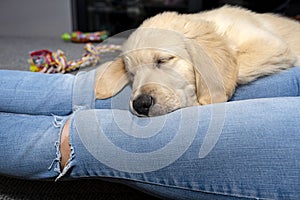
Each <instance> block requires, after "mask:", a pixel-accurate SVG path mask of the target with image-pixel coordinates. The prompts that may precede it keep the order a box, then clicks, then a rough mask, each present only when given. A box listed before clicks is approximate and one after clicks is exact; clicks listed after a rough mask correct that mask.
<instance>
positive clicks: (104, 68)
mask: <svg viewBox="0 0 300 200" xmlns="http://www.w3.org/2000/svg"><path fill="white" fill-rule="evenodd" d="M128 82H129V78H128V76H127V73H126V71H125V65H124V62H123V59H122V58H121V57H119V58H117V59H116V60H115V61H113V62H106V63H104V64H103V65H101V66H100V67H99V68H98V69H97V72H96V77H95V85H94V90H95V96H96V99H106V98H109V97H112V96H114V95H115V94H117V93H118V92H119V91H120V90H122V88H123V87H124V86H125V85H127V84H128Z"/></svg>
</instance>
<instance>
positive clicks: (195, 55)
mask: <svg viewBox="0 0 300 200" xmlns="http://www.w3.org/2000/svg"><path fill="white" fill-rule="evenodd" d="M186 47H187V50H188V52H189V54H190V57H191V62H192V64H193V66H194V73H195V79H196V80H195V83H196V94H197V99H198V103H199V104H200V105H206V104H212V103H218V102H225V101H227V95H226V91H225V87H224V81H223V78H222V76H221V74H220V72H219V71H218V69H217V67H216V66H215V64H214V63H213V61H212V60H211V58H210V57H209V55H207V54H206V53H205V51H203V49H201V48H200V47H199V46H198V45H197V44H195V42H193V41H191V40H190V41H187V42H186Z"/></svg>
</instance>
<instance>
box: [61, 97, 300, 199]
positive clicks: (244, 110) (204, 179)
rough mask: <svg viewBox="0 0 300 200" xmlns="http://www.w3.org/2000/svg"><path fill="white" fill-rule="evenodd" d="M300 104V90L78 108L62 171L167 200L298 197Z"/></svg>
mask: <svg viewBox="0 0 300 200" xmlns="http://www.w3.org/2000/svg"><path fill="white" fill-rule="evenodd" d="M299 107H300V97H294V98H291V97H290V98H288V97H286V98H269V99H256V100H246V101H235V102H230V103H223V104H214V105H208V106H199V107H190V108H185V109H180V110H177V111H175V112H173V113H170V114H168V115H165V116H160V117H153V118H139V117H135V116H132V115H131V114H130V113H129V112H128V111H125V110H85V111H79V112H77V113H75V115H74V117H73V118H72V119H71V122H70V144H71V148H72V150H71V159H70V162H68V164H67V166H66V168H65V171H68V173H67V175H65V178H66V179H70V178H71V179H73V178H84V177H94V178H102V179H104V180H115V181H118V182H121V183H125V184H128V185H130V186H133V187H137V188H140V189H142V190H143V191H148V192H150V193H152V194H154V195H158V196H161V197H165V198H170V199H249V198H250V199H256V198H262V199H263V198H265V199H295V200H296V199H299V198H300V193H299V187H300V146H299V142H300V135H299V130H300V125H299V118H300V112H299V110H298V109H295V108H299ZM66 147H68V146H66Z"/></svg>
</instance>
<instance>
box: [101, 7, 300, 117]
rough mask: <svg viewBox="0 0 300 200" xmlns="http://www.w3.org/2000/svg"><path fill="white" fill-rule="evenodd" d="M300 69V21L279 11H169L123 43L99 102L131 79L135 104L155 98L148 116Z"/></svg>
mask: <svg viewBox="0 0 300 200" xmlns="http://www.w3.org/2000/svg"><path fill="white" fill-rule="evenodd" d="M294 65H300V24H299V23H297V22H295V21H292V20H290V19H287V18H284V17H280V16H277V15H274V14H256V13H253V12H251V11H248V10H245V9H242V8H238V7H228V6H225V7H222V8H219V9H215V10H212V11H207V12H202V13H198V14H183V15H180V14H177V13H175V12H165V13H162V14H159V15H156V16H154V17H152V18H150V19H148V20H146V21H144V23H143V24H142V25H141V26H140V27H139V28H138V29H137V30H136V31H135V32H134V33H133V34H132V35H131V36H130V37H129V38H128V40H127V41H126V42H125V43H124V45H123V54H122V55H121V56H120V57H119V58H117V59H116V60H115V61H113V62H110V63H106V64H104V65H103V66H101V67H99V69H98V72H97V77H96V82H95V94H96V97H97V98H108V97H111V96H113V95H115V94H116V93H118V92H119V91H120V90H121V89H122V88H123V87H124V86H125V85H126V84H127V83H128V82H130V81H131V82H132V87H133V93H132V97H131V102H130V106H131V110H132V112H133V113H135V114H137V115H140V114H139V113H137V112H136V111H135V110H134V108H133V105H132V102H133V101H134V100H135V99H136V97H138V96H139V95H141V94H147V95H151V96H152V97H153V99H154V101H153V105H152V106H151V108H149V113H148V116H154V115H161V114H165V113H168V112H171V111H173V110H176V109H178V108H182V107H187V106H193V105H204V104H210V103H217V102H225V101H227V100H228V99H229V98H230V97H231V96H232V94H233V92H234V90H235V87H236V86H237V84H246V83H249V82H250V81H253V80H255V79H257V78H258V77H261V76H265V75H270V74H273V73H276V72H278V71H281V70H284V69H287V68H289V67H292V66H294Z"/></svg>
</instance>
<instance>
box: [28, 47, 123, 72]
mask: <svg viewBox="0 0 300 200" xmlns="http://www.w3.org/2000/svg"><path fill="white" fill-rule="evenodd" d="M84 50H85V53H84V54H83V55H82V57H81V58H80V59H77V60H71V61H67V57H66V56H65V53H64V52H63V51H61V50H59V49H58V50H57V51H56V52H51V51H49V50H45V49H42V50H37V51H33V52H30V59H29V60H28V62H29V64H30V71H32V72H42V73H47V74H52V73H68V72H72V71H75V70H77V69H79V68H81V67H88V66H95V65H96V64H98V63H99V62H100V54H101V53H105V52H115V51H120V50H121V46H120V45H101V46H94V45H92V44H91V43H87V44H86V45H85V47H84Z"/></svg>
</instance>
